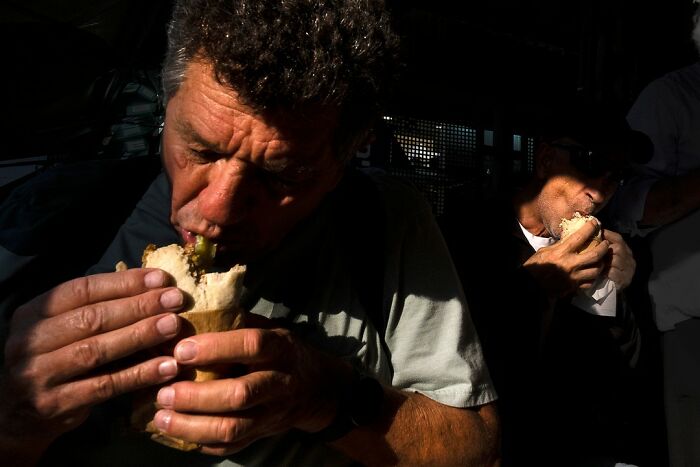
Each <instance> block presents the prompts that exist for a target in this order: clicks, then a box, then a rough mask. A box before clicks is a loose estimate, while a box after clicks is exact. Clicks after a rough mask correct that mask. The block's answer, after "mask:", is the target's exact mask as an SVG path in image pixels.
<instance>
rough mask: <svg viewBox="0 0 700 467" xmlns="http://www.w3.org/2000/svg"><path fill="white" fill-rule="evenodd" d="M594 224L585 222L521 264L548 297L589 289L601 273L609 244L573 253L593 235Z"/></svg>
mask: <svg viewBox="0 0 700 467" xmlns="http://www.w3.org/2000/svg"><path fill="white" fill-rule="evenodd" d="M595 222H596V221H588V222H586V224H585V225H584V226H583V227H581V228H580V229H579V230H577V231H576V232H574V233H573V234H571V235H570V236H569V237H567V238H565V239H564V240H561V241H559V242H557V243H555V244H554V245H551V246H547V247H543V248H540V249H539V250H538V251H537V252H536V253H535V254H534V255H532V256H531V257H530V258H528V260H527V261H525V263H524V264H523V268H525V270H526V271H528V272H529V273H530V274H531V275H532V276H533V277H534V278H535V280H536V281H537V283H538V284H539V285H540V287H542V289H544V290H545V291H546V292H547V294H548V295H549V296H550V297H552V298H559V297H563V296H565V295H567V294H569V293H571V292H574V291H575V290H577V289H579V288H581V289H586V288H590V287H591V286H592V285H593V283H594V282H595V281H596V279H597V278H598V276H600V274H601V273H602V272H603V270H604V268H605V261H604V259H605V257H606V255H607V254H608V250H609V248H610V245H611V242H610V241H608V240H607V239H605V240H603V241H602V242H600V244H598V246H596V247H595V248H591V249H589V250H587V251H584V252H582V253H577V251H579V250H580V249H581V248H582V247H583V246H584V245H585V244H586V243H588V242H589V241H590V240H591V239H592V238H593V236H594V235H595V233H596V230H597V226H596V225H595ZM623 243H624V242H623Z"/></svg>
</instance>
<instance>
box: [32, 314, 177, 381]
mask: <svg viewBox="0 0 700 467" xmlns="http://www.w3.org/2000/svg"><path fill="white" fill-rule="evenodd" d="M161 320H164V321H165V322H164V321H161ZM179 328H180V319H179V318H178V317H177V316H176V315H175V314H168V315H167V316H154V317H151V318H148V319H145V320H142V321H139V322H138V323H135V324H132V325H130V326H127V327H124V328H122V329H118V330H116V331H110V332H108V333H105V334H100V335H99V336H94V337H90V338H88V339H83V340H82V341H78V342H75V343H73V344H71V345H68V346H66V347H63V348H60V349H58V350H55V351H53V352H50V353H47V354H43V355H40V356H38V357H36V358H34V359H33V360H32V362H33V367H32V371H33V372H36V374H46V375H51V378H50V379H49V381H50V383H52V384H58V383H62V382H64V381H66V380H68V379H70V378H72V377H75V376H78V375H83V374H85V373H87V372H89V371H92V370H94V369H97V368H100V367H102V366H103V365H105V364H107V363H111V362H114V361H116V360H119V359H121V358H124V357H126V356H128V355H131V354H133V353H136V352H138V351H140V350H144V349H148V348H150V347H153V346H155V345H158V344H161V343H163V342H165V341H167V340H168V339H171V338H173V337H175V335H177V333H178V331H179Z"/></svg>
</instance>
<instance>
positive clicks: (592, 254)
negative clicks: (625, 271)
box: [577, 240, 610, 265]
mask: <svg viewBox="0 0 700 467" xmlns="http://www.w3.org/2000/svg"><path fill="white" fill-rule="evenodd" d="M609 251H610V242H608V241H607V240H603V241H602V242H600V243H599V244H598V245H596V246H595V247H594V248H591V249H589V250H586V251H584V252H582V253H580V254H578V255H577V261H578V263H579V264H580V265H592V264H596V263H600V262H602V261H603V259H604V258H605V256H606V255H607V254H608V253H609Z"/></svg>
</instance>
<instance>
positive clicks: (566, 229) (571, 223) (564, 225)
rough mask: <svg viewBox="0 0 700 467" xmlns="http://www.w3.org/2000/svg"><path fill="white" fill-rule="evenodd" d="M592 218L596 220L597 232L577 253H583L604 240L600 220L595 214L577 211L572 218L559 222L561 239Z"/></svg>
mask: <svg viewBox="0 0 700 467" xmlns="http://www.w3.org/2000/svg"><path fill="white" fill-rule="evenodd" d="M590 220H595V221H596V231H595V234H594V235H593V236H592V237H591V238H590V239H589V241H588V242H587V243H585V244H584V245H583V246H581V248H579V249H578V251H577V253H583V252H584V251H587V250H589V249H591V248H595V247H596V246H598V244H600V242H602V241H603V230H602V228H601V226H600V221H599V220H598V219H597V218H595V217H594V216H583V215H581V213H580V212H575V213H574V217H572V218H571V219H562V220H561V222H560V223H559V227H561V239H562V240H564V239H565V238H567V237H569V236H570V235H571V234H573V233H574V232H576V231H577V230H578V229H580V228H581V227H583V226H584V224H585V223H586V222H588V221H590Z"/></svg>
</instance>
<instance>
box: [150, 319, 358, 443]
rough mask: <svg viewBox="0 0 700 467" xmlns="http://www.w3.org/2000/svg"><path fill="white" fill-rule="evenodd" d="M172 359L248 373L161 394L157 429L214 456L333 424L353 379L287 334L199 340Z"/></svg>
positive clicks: (274, 331) (182, 345)
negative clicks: (344, 385) (343, 393)
mask: <svg viewBox="0 0 700 467" xmlns="http://www.w3.org/2000/svg"><path fill="white" fill-rule="evenodd" d="M266 321H267V320H266ZM271 325H272V321H268V326H271ZM175 357H176V358H177V360H178V363H179V364H181V365H192V366H195V367H198V366H205V365H211V364H217V365H218V364H222V363H228V364H243V365H245V366H246V368H247V370H248V371H247V373H246V374H244V375H242V376H240V377H236V378H228V379H220V380H215V381H206V382H191V381H180V382H176V383H174V384H172V385H171V386H168V387H165V388H162V389H161V390H160V392H159V393H158V403H159V404H160V405H161V406H162V407H163V410H160V411H159V412H158V413H157V414H156V416H155V425H156V426H157V427H158V428H159V429H160V430H161V431H163V432H165V433H166V434H168V435H171V436H174V437H176V438H181V439H185V440H187V441H191V442H195V443H199V444H202V445H203V447H202V452H205V453H208V454H215V455H227V454H230V453H233V452H237V451H239V450H241V449H243V448H244V447H246V446H248V445H249V444H250V443H252V442H253V441H255V440H257V439H259V438H264V437H268V436H272V435H275V434H278V433H283V432H285V431H287V430H289V429H291V428H298V429H301V430H304V431H308V432H315V431H319V430H321V429H322V428H324V427H326V426H327V425H329V424H330V422H331V420H332V419H333V417H334V414H335V411H336V408H337V398H338V395H339V394H340V385H341V384H342V382H343V381H349V380H350V378H351V368H350V366H349V365H348V364H345V363H343V362H342V361H341V360H338V359H336V358H333V357H330V356H327V355H325V354H323V353H321V352H320V351H318V350H315V349H313V348H312V347H311V346H310V345H308V344H306V343H305V342H303V341H302V340H301V339H300V338H298V337H296V336H295V335H294V334H293V333H291V332H290V331H289V330H287V329H284V328H269V329H264V328H247V329H237V330H233V331H228V332H221V333H210V334H199V335H196V336H192V337H188V338H187V339H185V340H183V341H181V342H179V343H178V345H177V346H176V347H175Z"/></svg>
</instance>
